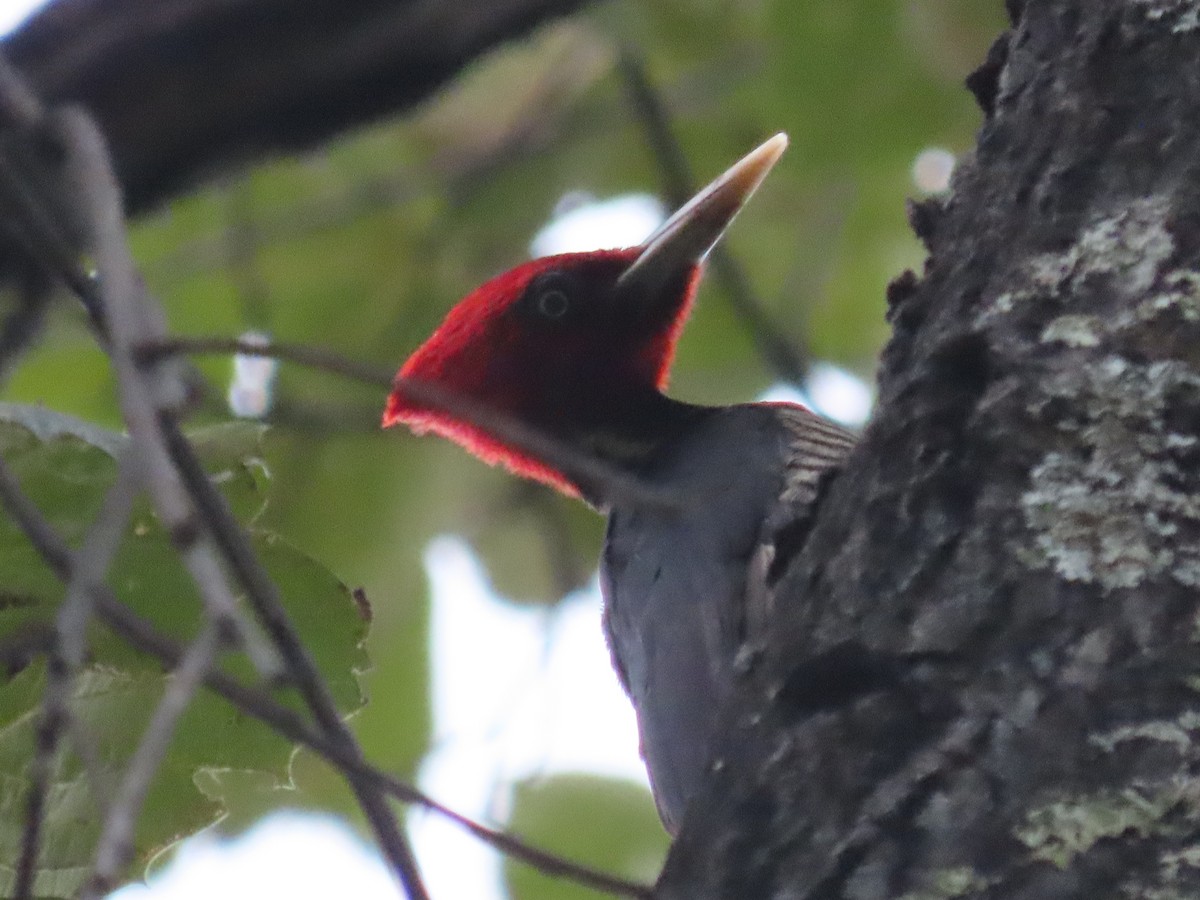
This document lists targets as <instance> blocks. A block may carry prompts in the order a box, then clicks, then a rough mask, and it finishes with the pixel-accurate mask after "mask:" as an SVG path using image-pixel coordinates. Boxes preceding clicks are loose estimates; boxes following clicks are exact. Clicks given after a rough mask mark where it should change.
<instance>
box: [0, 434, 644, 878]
mask: <svg viewBox="0 0 1200 900" xmlns="http://www.w3.org/2000/svg"><path fill="white" fill-rule="evenodd" d="M0 505H2V506H3V507H4V508H5V509H6V510H7V512H8V513H9V515H10V516H12V518H13V519H14V520H15V521H16V522H17V524H18V525H19V526H20V527H21V529H22V530H23V531H24V532H25V534H26V536H27V537H28V538H29V541H30V543H31V544H32V545H33V546H34V548H35V549H36V550H37V551H38V553H39V554H40V555H41V556H42V558H43V559H45V560H46V563H47V565H48V566H49V567H50V569H51V570H52V571H53V572H54V574H55V575H56V576H57V577H58V578H59V579H60V580H62V581H64V582H65V581H69V580H70V578H71V574H72V572H71V566H72V558H71V551H70V548H69V547H68V546H67V544H66V542H65V541H64V540H63V539H62V538H61V536H59V535H58V534H57V533H56V532H55V531H54V529H53V528H52V527H51V526H50V524H49V523H48V522H46V520H45V518H44V517H43V516H42V514H41V513H40V512H39V511H38V509H37V508H36V507H35V506H34V505H33V504H32V503H31V502H30V501H29V499H28V498H27V497H26V496H25V494H24V493H23V492H22V491H21V489H20V486H19V485H18V484H17V481H16V479H15V478H14V477H13V475H12V472H11V470H10V469H9V468H8V465H7V464H6V463H5V462H4V460H3V458H0ZM92 591H93V599H94V602H95V607H96V613H97V615H98V617H99V618H100V619H101V620H103V621H104V623H105V624H106V625H107V626H108V627H109V628H111V629H112V630H113V631H114V632H115V633H116V634H117V635H118V636H120V637H121V638H122V639H124V640H125V641H126V642H127V643H129V644H130V645H131V646H133V647H134V648H135V649H137V650H140V651H141V652H143V653H147V654H149V655H151V656H154V657H157V658H158V659H160V660H161V661H162V662H163V664H164V665H166V666H172V667H174V666H178V665H179V663H180V661H181V659H182V658H183V654H184V649H183V647H182V646H181V645H180V644H179V642H178V641H176V640H175V639H174V638H171V637H168V636H166V635H164V634H163V633H162V632H160V631H159V630H158V629H157V628H156V627H155V626H154V625H153V624H152V623H150V622H149V621H148V620H146V619H144V618H142V617H141V616H139V615H137V614H136V613H135V612H133V611H132V610H130V609H129V608H128V607H126V606H125V605H124V604H122V603H121V602H120V601H119V600H117V598H116V596H115V595H114V594H113V592H112V590H111V589H110V588H109V587H108V586H107V585H104V584H96V585H93V587H92ZM205 684H206V685H207V686H208V687H209V688H210V689H211V690H212V691H213V692H214V693H216V694H218V695H219V696H221V697H222V698H224V699H225V700H226V701H228V702H229V703H230V704H232V705H233V706H234V707H235V708H236V709H238V710H239V711H241V712H243V713H245V714H246V715H249V716H252V717H254V718H255V719H257V720H258V721H260V722H263V723H264V724H266V725H268V726H270V727H271V728H273V729H274V730H275V731H276V732H278V733H279V734H281V735H282V736H283V737H285V738H287V739H288V740H290V741H292V742H293V743H296V744H302V745H304V746H306V747H308V748H309V749H311V750H312V751H313V752H315V753H317V754H319V755H320V756H322V757H323V758H324V759H326V760H327V761H328V762H329V763H330V764H332V765H333V766H335V767H337V768H338V769H339V770H341V771H344V772H348V773H351V772H352V773H355V774H356V775H358V776H360V777H362V778H364V779H366V780H369V781H370V782H371V783H372V784H373V785H374V786H376V787H377V788H378V789H379V790H381V791H384V792H386V793H388V794H389V795H391V796H393V797H395V798H396V799H398V800H401V801H403V802H405V803H412V804H415V805H418V806H422V807H424V808H426V809H429V810H431V811H432V812H435V813H437V814H439V815H441V816H444V817H446V818H448V819H450V820H451V821H453V822H455V823H456V824H458V825H459V826H461V827H462V828H464V829H466V830H467V831H469V832H470V833H471V834H473V835H475V836H476V837H477V838H479V840H481V841H483V842H484V843H486V844H488V845H489V846H492V847H494V848H496V849H497V850H500V851H501V852H504V853H507V854H508V855H509V856H512V857H514V858H516V859H520V860H522V861H523V862H526V863H528V864H529V865H531V866H533V867H534V868H536V869H538V870H539V871H541V872H544V873H545V874H547V875H551V876H556V877H562V878H569V879H570V880H572V881H575V882H577V883H579V884H583V885H586V886H588V887H592V888H595V889H596V890H601V891H606V892H608V893H611V894H615V895H618V896H624V897H635V898H649V897H650V896H651V895H652V891H651V889H650V888H649V887H648V886H647V885H643V884H638V883H636V882H631V881H628V880H625V879H622V878H617V877H616V876H612V875H608V874H605V873H603V872H598V871H596V870H594V869H590V868H588V867H586V866H581V865H578V864H576V863H572V862H569V861H567V860H564V859H562V858H561V857H558V856H555V855H554V854H551V853H547V852H545V851H542V850H538V849H537V848H535V847H530V846H529V845H528V844H525V843H524V842H523V841H521V840H520V839H519V838H516V837H514V836H513V835H511V834H506V833H505V832H501V831H497V830H495V829H491V828H488V827H486V826H484V825H480V824H479V823H477V822H475V821H473V820H471V819H469V818H467V817H466V816H463V815H461V814H459V813H456V812H454V811H453V810H451V809H449V808H448V807H446V806H443V805H442V804H440V803H438V802H437V801H436V800H433V799H432V798H430V797H428V796H427V795H426V794H424V793H422V792H421V791H419V790H417V789H416V788H414V787H412V786H411V785H409V784H406V783H405V782H403V781H400V780H399V779H396V778H394V777H392V776H390V775H387V774H386V773H383V772H381V771H379V770H378V769H376V768H374V767H373V766H371V765H369V764H367V763H366V762H364V761H363V760H362V759H361V757H356V756H354V755H352V754H350V753H348V752H347V751H346V749H345V747H344V746H342V745H341V744H338V743H337V742H335V741H332V740H330V739H329V738H328V737H326V736H325V735H323V734H321V733H319V732H317V731H315V730H314V729H313V728H312V726H310V725H309V724H308V723H307V722H305V721H304V720H303V719H302V718H301V717H300V716H299V715H297V713H296V712H295V711H294V710H292V709H289V708H287V707H285V706H283V705H282V704H280V703H278V702H277V701H275V700H274V699H273V698H272V697H271V696H270V695H268V694H266V693H265V692H263V691H261V690H258V689H256V688H252V687H249V686H247V685H245V684H243V683H242V682H240V681H238V680H237V679H236V678H233V677H231V676H230V675H228V674H226V673H224V672H222V671H220V670H213V671H210V672H209V673H208V674H207V675H206V677H205Z"/></svg>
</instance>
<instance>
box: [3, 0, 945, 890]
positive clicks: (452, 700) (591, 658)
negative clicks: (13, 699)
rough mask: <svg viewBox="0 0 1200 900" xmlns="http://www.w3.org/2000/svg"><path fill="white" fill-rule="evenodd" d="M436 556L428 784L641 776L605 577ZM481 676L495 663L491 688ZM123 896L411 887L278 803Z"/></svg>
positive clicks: (927, 178)
mask: <svg viewBox="0 0 1200 900" xmlns="http://www.w3.org/2000/svg"><path fill="white" fill-rule="evenodd" d="M39 5H40V2H38V0H0V34H2V33H4V32H7V31H8V30H10V29H11V28H13V27H14V26H15V25H17V24H18V23H19V22H20V21H21V20H22V19H23V18H24V17H25V16H26V15H28V13H29V12H30V11H31V10H32V9H35V8H36V7H37V6H39ZM953 161H954V160H953V157H952V156H951V155H949V154H948V153H947V152H946V151H944V150H940V149H938V148H929V149H928V150H926V151H923V152H922V154H921V155H919V156H918V157H917V159H916V160H915V162H914V168H913V179H914V186H915V187H916V188H917V189H918V190H920V191H922V192H933V191H937V190H941V189H944V188H945V185H946V183H947V182H948V179H949V174H950V171H951V170H952V168H953ZM665 212H666V210H664V208H663V207H662V204H661V203H660V202H659V201H658V200H657V199H655V198H653V197H651V196H648V195H645V194H631V195H625V196H622V197H617V198H613V199H610V200H606V201H596V200H595V199H594V198H591V197H589V196H588V195H586V194H570V195H568V196H566V197H564V198H563V200H562V201H561V202H560V204H559V208H558V209H557V210H555V215H554V217H553V219H552V221H551V222H550V224H548V225H547V226H546V227H545V228H544V229H543V230H542V231H541V232H540V233H539V234H538V235H537V236H535V237H534V239H533V241H532V244H531V251H532V253H533V255H535V256H542V255H546V254H549V253H558V252H565V251H568V250H581V249H593V248H596V247H611V246H630V245H632V244H636V243H637V242H638V241H640V240H641V239H642V238H643V237H644V236H645V235H646V234H648V233H649V232H650V231H651V230H652V229H653V228H654V227H655V226H656V225H657V224H658V223H659V222H661V221H662V219H663V217H664V215H665ZM235 373H236V377H235V379H234V380H233V382H232V383H231V395H232V394H235V393H237V392H238V391H241V390H244V389H248V390H250V391H262V392H263V393H264V394H265V398H264V399H265V402H267V403H269V399H270V397H269V393H270V384H269V379H270V374H273V372H272V373H267V372H266V371H264V370H263V369H262V367H261V366H260V367H259V368H257V369H256V368H255V367H253V366H251V367H247V366H245V365H241V366H240V367H239V365H238V363H237V362H236V361H235ZM264 380H265V382H266V383H265V385H264ZM254 396H255V402H258V399H259V398H258V395H257V394H256V395H254ZM765 398H766V399H772V400H783V399H788V400H800V401H801V402H804V403H807V404H808V405H810V406H812V407H813V408H815V409H817V410H819V411H821V412H824V413H825V414H826V415H829V416H831V417H833V418H836V419H839V420H840V421H843V422H845V423H847V424H852V425H853V424H860V423H862V422H863V421H865V419H866V417H867V415H868V413H869V411H870V406H871V403H872V402H873V396H872V391H871V389H870V387H869V386H868V385H866V384H865V383H864V382H863V381H862V380H861V379H859V378H857V377H856V376H854V375H852V374H850V373H848V372H846V371H844V370H842V369H839V368H837V367H835V366H832V365H829V364H825V363H818V364H817V365H815V366H814V367H813V370H812V374H811V377H810V380H809V383H808V385H806V390H805V392H803V393H799V392H797V391H795V390H794V389H792V388H787V387H783V386H777V387H775V388H772V389H771V390H770V391H769V392H768V393H767V394H766V395H765ZM251 408H253V407H252V406H251ZM425 561H426V566H427V569H428V572H429V575H430V583H431V585H432V600H431V602H432V604H433V615H432V628H431V637H430V641H431V643H430V654H431V667H432V671H433V691H434V697H433V713H434V746H435V748H436V749H435V750H434V751H433V752H431V754H430V756H429V757H428V758H427V760H426V761H425V763H424V764H423V766H422V768H421V773H420V784H421V786H422V788H423V789H425V790H426V791H428V792H429V793H430V794H432V795H433V796H434V797H436V798H437V799H439V800H441V801H443V802H445V803H446V804H448V805H449V806H451V807H453V808H455V809H456V810H458V811H460V812H462V813H465V814H467V815H470V816H472V817H474V818H479V819H482V820H485V821H491V822H498V821H503V819H504V817H505V815H506V814H507V812H508V810H507V806H506V804H507V802H508V799H509V797H508V794H507V791H506V789H505V785H507V784H510V783H512V782H513V781H516V780H519V779H521V778H524V777H527V776H530V775H534V774H551V773H554V772H570V771H589V772H595V773H598V774H603V775H607V776H612V777H619V778H626V779H630V780H634V781H638V782H640V783H642V784H645V772H644V769H643V768H642V764H641V761H640V759H639V758H638V756H637V731H636V723H635V721H634V717H633V712H632V709H631V708H630V706H629V704H628V701H627V700H626V699H625V697H624V695H623V694H622V692H621V690H620V688H619V686H618V684H617V681H616V677H615V675H614V674H613V672H612V669H611V665H610V663H609V658H608V651H607V648H606V647H605V645H604V640H603V637H602V634H601V630H600V597H599V591H598V589H597V587H596V585H595V583H593V584H592V585H591V587H589V588H588V589H587V590H586V591H583V592H580V593H578V594H576V595H573V596H571V597H569V598H567V599H566V600H565V601H564V602H563V603H562V604H560V605H559V606H557V607H555V608H553V609H539V608H527V607H517V606H514V605H512V604H508V603H506V602H504V601H503V600H502V598H498V597H496V596H494V595H492V594H491V593H490V590H489V587H488V585H487V583H486V578H485V577H484V573H483V572H482V571H481V569H480V566H479V563H478V561H477V560H476V559H475V558H474V557H473V555H472V554H471V552H470V550H469V548H468V547H467V545H466V544H465V543H464V542H463V541H462V540H460V539H458V538H455V537H452V536H446V537H441V538H438V539H436V540H435V541H433V542H432V543H431V544H430V546H429V547H428V549H427V551H426V556H425ZM479 671H486V672H488V673H489V678H488V679H487V681H486V682H485V683H484V684H482V685H481V683H480V680H479V679H478V678H477V677H476V673H478V672H479ZM481 688H486V690H481ZM409 826H410V830H411V833H412V836H413V841H414V844H415V847H416V851H417V854H418V858H419V862H420V864H421V866H422V870H423V874H424V876H425V878H426V880H427V882H428V884H429V888H430V891H431V893H432V895H433V896H434V897H435V898H441V897H471V898H479V900H499V898H502V897H503V896H504V891H503V887H502V884H501V880H500V861H499V859H498V857H497V855H496V854H495V853H494V852H493V851H492V850H490V849H489V848H486V847H484V846H483V845H481V844H479V843H478V842H477V841H475V840H473V839H472V838H470V837H469V836H466V835H465V834H464V833H463V832H462V831H461V830H459V829H457V828H455V827H454V826H452V825H450V824H449V823H446V822H444V821H443V820H440V819H438V818H437V817H436V816H434V815H432V814H426V813H422V812H414V814H413V815H412V816H411V817H410V819H409ZM112 896H113V897H114V898H119V900H200V898H211V897H222V898H226V900H240V898H246V900H250V898H254V900H258V898H260V897H263V896H285V897H289V898H291V900H308V898H313V900H316V898H322V900H323V898H328V897H333V896H345V897H355V898H358V900H376V898H389V900H390V898H395V897H398V896H399V891H398V889H397V887H396V886H395V884H394V883H393V881H392V879H391V877H390V875H389V873H388V872H387V870H386V869H385V867H384V866H383V864H382V863H381V862H380V861H379V858H378V856H377V854H376V852H375V850H374V848H373V847H371V846H369V845H367V844H364V843H363V842H362V841H361V840H359V839H358V838H357V837H356V836H355V835H353V834H352V833H351V832H349V831H348V830H347V829H346V828H345V827H344V826H342V825H341V824H340V823H339V822H338V821H337V820H336V819H333V818H331V817H328V816H317V815H312V814H297V813H279V814H275V815H273V816H270V817H268V818H267V819H265V820H264V821H263V822H261V823H259V825H257V826H255V827H254V828H253V829H251V830H250V831H249V832H247V833H246V834H245V835H243V836H242V837H240V838H237V839H234V840H231V841H224V840H217V839H214V838H212V837H211V836H207V835H200V836H197V837H195V838H192V839H191V840H189V841H187V842H185V843H184V845H183V846H182V848H181V849H180V850H179V852H178V853H177V854H176V856H175V858H174V859H173V861H172V862H171V863H170V864H169V865H167V866H166V867H165V868H164V869H163V871H162V872H161V873H160V874H159V875H158V876H157V877H156V878H155V880H154V883H153V884H152V885H151V886H149V887H147V886H142V885H136V886H130V887H128V888H125V889H123V890H121V891H118V892H117V893H115V894H114V895H112Z"/></svg>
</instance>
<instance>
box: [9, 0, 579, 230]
mask: <svg viewBox="0 0 1200 900" xmlns="http://www.w3.org/2000/svg"><path fill="white" fill-rule="evenodd" d="M582 4H583V0H456V2H444V0H56V2H54V3H52V4H51V5H50V6H48V7H47V8H46V9H44V10H43V11H42V12H40V13H39V14H38V15H36V16H35V17H34V18H33V19H31V20H30V21H29V22H28V23H26V24H25V25H24V26H23V27H21V28H20V29H18V30H17V31H16V32H15V33H13V34H12V35H11V36H10V37H8V38H7V39H5V41H4V42H3V45H2V47H0V50H2V52H3V53H4V54H5V55H6V56H7V57H8V59H9V60H10V61H11V62H12V63H13V64H14V65H16V66H17V67H18V68H19V69H20V70H21V71H22V72H23V74H25V75H26V76H27V78H28V79H29V82H30V84H31V85H32V87H33V88H34V89H35V90H36V91H37V93H38V95H39V96H40V97H41V99H42V100H43V101H44V102H46V103H47V104H58V103H61V102H63V101H78V102H80V103H82V104H84V105H85V106H86V107H87V108H88V110H89V111H90V112H91V113H92V114H93V115H94V116H95V117H96V119H97V121H99V123H100V126H101V128H102V129H103V130H104V134H105V137H106V138H107V140H108V143H109V147H110V149H111V151H112V154H113V158H114V162H115V164H116V167H117V174H118V176H119V177H120V179H121V184H122V187H123V188H124V191H125V199H126V204H127V206H128V208H129V210H130V211H131V212H134V213H136V212H139V211H141V210H144V209H146V208H148V207H150V206H153V205H154V204H156V203H158V202H160V201H161V200H163V199H164V198H165V197H167V196H169V195H170V194H173V193H178V192H179V191H181V190H183V189H185V188H187V187H190V186H192V185H194V184H195V183H196V182H197V181H199V180H200V179H202V178H204V177H205V176H206V175H209V174H213V173H217V172H220V171H223V170H225V169H228V168H231V167H233V166H234V165H236V164H237V163H239V162H242V161H245V160H248V159H251V158H256V157H261V156H262V155H264V154H268V153H280V152H286V151H291V150H297V149H302V148H305V147H309V146H313V145H315V144H317V143H319V142H320V141H321V140H323V139H326V138H328V137H330V136H332V135H333V134H335V133H337V132H338V131H340V130H343V129H345V128H348V127H351V126H353V125H357V124H361V123H363V122H367V121H370V120H371V119H375V118H378V117H380V116H383V115H385V114H387V113H391V112H395V111H397V110H402V109H406V108H408V107H411V106H413V105H414V104H416V103H417V102H419V101H420V100H422V99H424V98H425V97H426V96H428V95H429V94H430V93H431V92H432V91H433V90H434V89H436V88H437V87H438V86H439V85H440V84H442V83H443V82H445V81H447V80H448V79H449V78H451V77H452V76H453V75H455V74H456V73H457V72H458V71H459V69H461V68H462V67H463V66H464V65H466V64H467V63H468V62H470V61H471V60H472V59H474V58H475V57H477V56H479V55H480V54H482V53H483V52H484V51H485V50H486V49H487V48H489V47H491V46H493V45H495V44H497V43H499V42H501V41H503V40H505V39H507V38H510V37H513V36H515V35H518V34H521V33H524V32H526V31H528V30H530V29H531V28H533V27H534V26H535V25H537V24H538V23H540V22H542V21H545V20H547V19H549V18H551V17H553V16H556V15H563V14H565V13H567V12H570V11H572V10H573V9H575V8H577V7H579V6H581V5H582Z"/></svg>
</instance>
